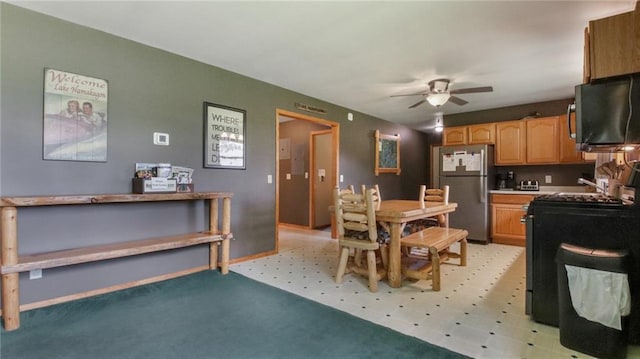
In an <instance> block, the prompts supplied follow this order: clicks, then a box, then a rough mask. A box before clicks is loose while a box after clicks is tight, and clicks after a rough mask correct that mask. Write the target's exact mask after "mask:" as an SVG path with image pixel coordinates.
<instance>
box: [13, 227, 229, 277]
mask: <svg viewBox="0 0 640 359" xmlns="http://www.w3.org/2000/svg"><path fill="white" fill-rule="evenodd" d="M228 238H231V234H229V235H222V234H220V233H210V232H196V233H188V234H181V235H177V236H169V237H158V238H150V239H141V240H136V241H128V242H121V243H112V244H105V245H99V246H91V247H82V248H73V249H67V250H62V251H55V252H46V253H39V254H30V255H24V256H19V257H18V263H16V264H8V265H3V266H2V267H1V269H0V273H2V274H8V273H20V272H27V271H30V270H34V269H47V268H55V267H63V266H68V265H73V264H80V263H88V262H95V261H101V260H105V259H112V258H121V257H128V256H135V255H138V254H144V253H151V252H159V251H164V250H169V249H176V248H183V247H189V246H195V245H198V244H204V243H211V242H217V241H222V240H223V239H228Z"/></svg>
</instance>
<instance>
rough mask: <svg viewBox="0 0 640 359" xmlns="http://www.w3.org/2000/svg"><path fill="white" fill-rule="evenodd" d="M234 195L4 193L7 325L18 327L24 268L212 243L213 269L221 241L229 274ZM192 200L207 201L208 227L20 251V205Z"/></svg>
mask: <svg viewBox="0 0 640 359" xmlns="http://www.w3.org/2000/svg"><path fill="white" fill-rule="evenodd" d="M231 197H233V194H232V193H228V192H195V193H163V194H99V195H70V196H19V197H1V198H0V208H1V215H2V217H1V220H0V224H1V225H2V228H1V233H0V234H1V237H0V241H1V242H2V256H1V258H0V273H1V274H2V319H3V322H4V327H5V329H6V330H8V331H9V330H15V329H17V328H19V327H20V302H19V285H20V284H19V277H18V275H19V273H20V272H27V271H30V270H34V269H47V268H55V267H62V266H68V265H74V264H81V263H88V262H95V261H101V260H107V259H113V258H122V257H128V256H134V255H139V254H144V253H151V252H158V251H165V250H171V249H177V248H184V247H188V246H194V245H199V244H206V243H208V244H209V269H216V268H217V267H218V246H219V245H220V244H221V245H222V254H221V260H220V270H221V272H222V274H227V273H228V272H229V241H230V239H232V238H233V234H232V233H231ZM193 200H206V201H207V202H208V203H209V228H208V230H207V231H202V232H195V233H186V234H179V235H173V236H163V237H155V238H147V239H140V240H133V241H126V242H119V243H111V244H104V245H97V246H88V247H80V248H71V249H65V250H60V251H53V252H45V253H36V254H28V255H22V256H20V255H19V254H18V230H17V217H18V210H17V208H18V207H36V206H59V205H98V204H103V203H137V202H159V201H193ZM219 200H222V227H221V228H219V226H218V216H219V210H218V208H219V205H218V201H219Z"/></svg>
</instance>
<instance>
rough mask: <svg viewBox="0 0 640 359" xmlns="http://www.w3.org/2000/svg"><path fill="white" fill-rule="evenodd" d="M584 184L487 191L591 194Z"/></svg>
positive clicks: (530, 193)
mask: <svg viewBox="0 0 640 359" xmlns="http://www.w3.org/2000/svg"><path fill="white" fill-rule="evenodd" d="M586 190H587V187H586V186H540V190H539V191H520V190H502V189H494V190H490V191H489V193H500V194H527V195H532V196H540V195H543V194H554V193H558V192H562V193H565V194H591V193H589V192H587V191H586Z"/></svg>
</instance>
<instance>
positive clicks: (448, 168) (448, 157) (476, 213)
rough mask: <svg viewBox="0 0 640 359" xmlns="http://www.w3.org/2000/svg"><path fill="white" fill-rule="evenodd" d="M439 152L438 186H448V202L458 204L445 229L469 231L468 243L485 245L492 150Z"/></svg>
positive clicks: (451, 148)
mask: <svg viewBox="0 0 640 359" xmlns="http://www.w3.org/2000/svg"><path fill="white" fill-rule="evenodd" d="M439 152H440V153H439V155H438V156H439V163H440V165H439V166H438V172H439V179H440V181H439V186H440V187H443V186H445V185H448V186H449V202H455V203H457V204H458V208H456V211H455V212H454V213H451V214H450V215H449V225H450V226H451V227H453V228H460V229H466V230H467V231H469V236H468V239H469V240H472V241H478V242H484V243H489V242H490V238H491V237H490V235H491V211H490V210H489V189H490V188H492V187H493V183H492V182H491V181H492V180H493V177H494V175H493V173H494V167H493V146H490V145H468V146H443V147H440V151H439Z"/></svg>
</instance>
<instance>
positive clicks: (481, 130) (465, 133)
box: [442, 122, 496, 146]
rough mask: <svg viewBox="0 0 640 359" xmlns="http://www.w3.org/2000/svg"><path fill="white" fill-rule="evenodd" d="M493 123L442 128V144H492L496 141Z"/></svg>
mask: <svg viewBox="0 0 640 359" xmlns="http://www.w3.org/2000/svg"><path fill="white" fill-rule="evenodd" d="M495 139H496V125H495V123H493V122H491V123H480V124H477V125H469V126H454V127H447V128H445V129H444V135H443V137H442V145H443V146H454V145H483V144H488V145H493V144H494V143H495V142H496V140H495Z"/></svg>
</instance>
